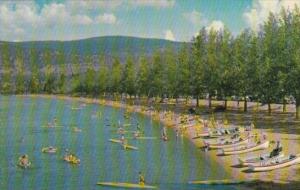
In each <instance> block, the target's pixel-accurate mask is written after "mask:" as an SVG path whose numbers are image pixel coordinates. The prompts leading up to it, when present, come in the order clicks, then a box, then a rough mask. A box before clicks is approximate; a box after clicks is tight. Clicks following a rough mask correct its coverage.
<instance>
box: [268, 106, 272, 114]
mask: <svg viewBox="0 0 300 190" xmlns="http://www.w3.org/2000/svg"><path fill="white" fill-rule="evenodd" d="M271 111H272V109H271V103H268V113H269V115H270V114H271Z"/></svg>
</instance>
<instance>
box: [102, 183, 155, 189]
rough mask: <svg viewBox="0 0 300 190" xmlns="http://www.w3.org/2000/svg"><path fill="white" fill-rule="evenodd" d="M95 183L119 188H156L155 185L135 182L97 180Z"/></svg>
mask: <svg viewBox="0 0 300 190" xmlns="http://www.w3.org/2000/svg"><path fill="white" fill-rule="evenodd" d="M97 185H101V186H109V187H121V188H138V189H156V187H155V186H150V185H141V184H136V183H119V182H98V183H97Z"/></svg>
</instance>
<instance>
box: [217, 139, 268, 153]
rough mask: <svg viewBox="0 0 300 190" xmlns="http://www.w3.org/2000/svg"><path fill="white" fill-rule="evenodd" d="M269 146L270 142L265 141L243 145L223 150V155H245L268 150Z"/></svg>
mask: <svg viewBox="0 0 300 190" xmlns="http://www.w3.org/2000/svg"><path fill="white" fill-rule="evenodd" d="M269 145H270V142H269V141H264V142H261V143H257V144H250V145H243V146H238V147H233V148H228V149H223V150H222V153H223V155H232V154H243V153H247V152H252V151H256V150H263V149H267V148H268V147H269Z"/></svg>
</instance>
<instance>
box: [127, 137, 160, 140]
mask: <svg viewBox="0 0 300 190" xmlns="http://www.w3.org/2000/svg"><path fill="white" fill-rule="evenodd" d="M128 139H137V140H155V139H157V137H132V138H128Z"/></svg>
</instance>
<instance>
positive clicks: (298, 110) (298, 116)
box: [296, 97, 300, 119]
mask: <svg viewBox="0 0 300 190" xmlns="http://www.w3.org/2000/svg"><path fill="white" fill-rule="evenodd" d="M296 119H300V97H299V98H296Z"/></svg>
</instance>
